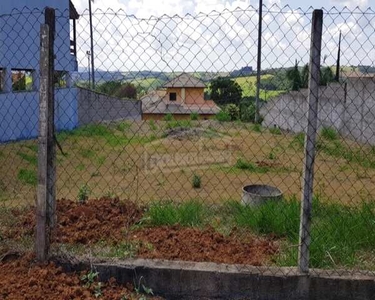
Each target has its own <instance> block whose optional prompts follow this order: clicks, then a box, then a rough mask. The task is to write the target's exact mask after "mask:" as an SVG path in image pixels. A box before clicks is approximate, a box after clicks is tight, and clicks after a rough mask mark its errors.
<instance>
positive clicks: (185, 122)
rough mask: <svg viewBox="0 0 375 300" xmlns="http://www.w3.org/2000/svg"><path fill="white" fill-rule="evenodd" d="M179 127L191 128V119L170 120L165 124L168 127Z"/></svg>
mask: <svg viewBox="0 0 375 300" xmlns="http://www.w3.org/2000/svg"><path fill="white" fill-rule="evenodd" d="M178 127H182V128H191V127H192V124H191V121H190V120H180V121H177V120H172V121H168V122H167V124H166V125H165V128H166V129H173V128H178Z"/></svg>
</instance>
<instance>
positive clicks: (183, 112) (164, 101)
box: [141, 73, 220, 120]
mask: <svg viewBox="0 0 375 300" xmlns="http://www.w3.org/2000/svg"><path fill="white" fill-rule="evenodd" d="M205 88H206V84H205V83H204V82H203V81H201V80H199V79H198V78H196V77H194V76H192V75H190V74H187V73H182V74H181V75H179V76H177V77H175V78H174V79H172V80H171V81H169V82H167V83H166V84H164V86H163V88H162V89H159V90H156V91H152V92H150V93H149V94H147V95H146V96H144V97H142V98H141V101H142V119H143V120H150V119H152V120H161V119H163V118H164V116H165V115H167V114H172V115H173V116H174V117H175V119H189V118H190V115H191V114H192V113H196V114H198V115H199V118H200V119H209V118H212V117H213V116H215V114H217V113H218V112H219V111H220V108H219V107H218V106H217V105H216V104H215V102H214V101H212V100H205V97H204V89H205Z"/></svg>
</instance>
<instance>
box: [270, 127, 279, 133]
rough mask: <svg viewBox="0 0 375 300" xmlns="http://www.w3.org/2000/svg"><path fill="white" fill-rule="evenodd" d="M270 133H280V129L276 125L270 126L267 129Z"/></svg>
mask: <svg viewBox="0 0 375 300" xmlns="http://www.w3.org/2000/svg"><path fill="white" fill-rule="evenodd" d="M269 131H270V133H272V134H275V135H281V129H280V128H278V127H274V128H270V129H269Z"/></svg>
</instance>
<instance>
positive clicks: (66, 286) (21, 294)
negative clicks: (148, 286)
mask: <svg viewBox="0 0 375 300" xmlns="http://www.w3.org/2000/svg"><path fill="white" fill-rule="evenodd" d="M0 269H1V272H0V286H1V290H0V299H9V300H12V299H14V300H15V299H30V300H32V299H53V300H55V299H87V300H88V299H97V297H95V293H97V292H98V288H97V287H98V284H97V283H98V282H97V281H96V282H95V283H94V284H92V285H90V286H85V285H84V283H83V282H82V281H81V279H80V278H81V276H80V274H76V273H71V274H68V273H64V272H63V271H62V269H61V268H59V267H57V266H55V265H54V264H53V263H50V264H48V265H38V264H37V263H35V261H34V258H33V256H32V255H25V256H22V257H20V258H16V259H14V258H13V259H10V260H5V261H0ZM100 293H101V296H100V299H108V300H109V299H110V300H112V299H132V300H134V299H155V300H156V299H161V298H159V297H146V296H145V295H137V294H136V293H135V291H134V288H133V287H132V286H131V285H128V286H127V287H124V286H121V285H118V284H117V283H116V281H115V280H114V279H111V280H109V281H108V282H106V283H101V285H100Z"/></svg>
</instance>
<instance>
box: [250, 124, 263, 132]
mask: <svg viewBox="0 0 375 300" xmlns="http://www.w3.org/2000/svg"><path fill="white" fill-rule="evenodd" d="M250 129H251V130H252V131H254V132H261V131H262V125H260V124H252V125H251V127H250Z"/></svg>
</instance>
